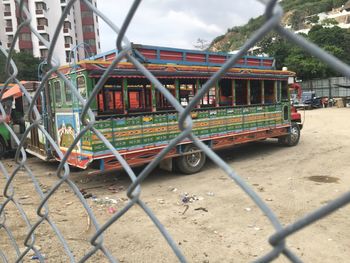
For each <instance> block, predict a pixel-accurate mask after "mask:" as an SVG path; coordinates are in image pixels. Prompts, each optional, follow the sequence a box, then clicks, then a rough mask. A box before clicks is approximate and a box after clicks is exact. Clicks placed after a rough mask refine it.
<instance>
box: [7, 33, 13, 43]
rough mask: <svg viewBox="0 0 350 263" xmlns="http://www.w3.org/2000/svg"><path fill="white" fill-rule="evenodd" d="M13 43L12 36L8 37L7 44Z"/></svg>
mask: <svg viewBox="0 0 350 263" xmlns="http://www.w3.org/2000/svg"><path fill="white" fill-rule="evenodd" d="M12 41H13V36H12V35H9V36H7V42H8V43H10V44H11V43H12Z"/></svg>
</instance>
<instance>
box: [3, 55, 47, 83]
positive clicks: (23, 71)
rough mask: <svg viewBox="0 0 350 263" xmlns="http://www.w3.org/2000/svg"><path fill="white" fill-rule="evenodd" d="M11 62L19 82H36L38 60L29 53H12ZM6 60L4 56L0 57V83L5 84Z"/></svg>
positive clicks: (6, 76)
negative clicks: (15, 69) (14, 66)
mask: <svg viewBox="0 0 350 263" xmlns="http://www.w3.org/2000/svg"><path fill="white" fill-rule="evenodd" d="M13 60H14V62H15V64H16V66H17V69H18V75H17V79H19V80H38V66H39V64H40V60H39V58H36V57H34V56H33V55H32V54H31V53H29V52H19V53H13ZM5 65H6V58H5V56H4V54H2V53H1V55H0V72H1V74H0V82H5V81H6V79H7V78H8V75H7V74H6V73H5Z"/></svg>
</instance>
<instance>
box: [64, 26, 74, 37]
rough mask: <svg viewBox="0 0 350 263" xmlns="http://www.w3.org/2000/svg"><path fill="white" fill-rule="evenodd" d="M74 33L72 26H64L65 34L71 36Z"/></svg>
mask: <svg viewBox="0 0 350 263" xmlns="http://www.w3.org/2000/svg"><path fill="white" fill-rule="evenodd" d="M71 34H72V29H70V28H63V35H65V36H70V35H71Z"/></svg>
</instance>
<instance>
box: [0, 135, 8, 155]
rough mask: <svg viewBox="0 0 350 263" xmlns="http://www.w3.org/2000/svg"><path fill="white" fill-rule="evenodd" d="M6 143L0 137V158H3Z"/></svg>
mask: <svg viewBox="0 0 350 263" xmlns="http://www.w3.org/2000/svg"><path fill="white" fill-rule="evenodd" d="M6 148H7V147H6V143H5V141H4V139H3V138H2V137H1V136H0V157H3V156H4V155H5V152H6Z"/></svg>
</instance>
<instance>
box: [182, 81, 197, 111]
mask: <svg viewBox="0 0 350 263" xmlns="http://www.w3.org/2000/svg"><path fill="white" fill-rule="evenodd" d="M195 85H196V80H194V79H189V80H186V79H181V80H180V82H179V86H180V91H179V101H180V104H181V106H183V107H186V106H187V105H188V104H189V103H190V101H191V100H192V98H193V97H194V93H195Z"/></svg>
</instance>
